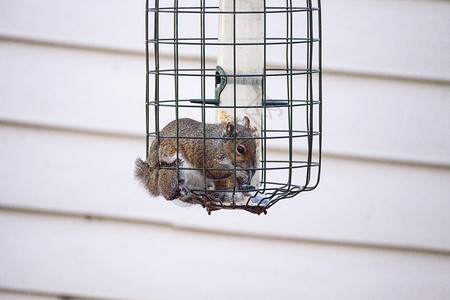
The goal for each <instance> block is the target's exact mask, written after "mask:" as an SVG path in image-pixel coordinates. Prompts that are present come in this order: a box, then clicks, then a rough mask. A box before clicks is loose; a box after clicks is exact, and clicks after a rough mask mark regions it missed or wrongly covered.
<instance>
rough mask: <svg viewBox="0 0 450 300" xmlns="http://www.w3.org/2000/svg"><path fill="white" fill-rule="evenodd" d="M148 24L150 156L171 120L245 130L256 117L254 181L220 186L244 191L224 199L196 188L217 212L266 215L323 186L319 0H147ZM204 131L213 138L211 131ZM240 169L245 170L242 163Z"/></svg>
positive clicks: (253, 123) (254, 125)
mask: <svg viewBox="0 0 450 300" xmlns="http://www.w3.org/2000/svg"><path fill="white" fill-rule="evenodd" d="M145 31H146V42H147V43H146V66H147V75H146V102H145V107H146V121H147V122H146V132H147V143H146V149H147V156H148V154H149V146H150V143H151V142H152V141H153V140H154V139H156V140H159V138H160V130H161V129H162V128H163V127H164V126H165V125H166V124H167V123H168V122H170V121H172V120H177V121H178V120H180V119H181V118H185V117H189V118H192V119H195V120H197V121H200V122H202V124H204V125H205V124H207V123H220V122H233V123H234V128H236V124H237V123H238V122H240V121H241V120H242V119H243V118H244V117H248V118H249V120H250V124H251V126H252V128H253V130H254V134H253V136H252V137H249V138H252V139H254V140H255V143H256V145H257V164H256V165H255V166H254V167H253V168H252V170H251V171H252V174H253V177H252V179H251V188H250V189H246V190H245V191H244V190H240V189H239V187H238V186H237V185H236V179H235V178H234V179H235V180H234V184H232V185H231V187H230V188H229V189H228V190H226V191H223V190H221V191H220V192H221V193H229V194H231V195H235V194H236V193H243V195H244V197H241V198H240V199H238V198H236V197H231V198H230V199H232V201H222V200H221V199H217V198H215V197H213V196H211V195H212V194H214V193H213V192H214V191H211V190H207V189H206V184H205V188H204V189H199V190H196V191H193V192H195V194H196V195H197V196H198V197H199V198H202V199H204V201H205V202H204V204H205V205H204V207H205V208H207V210H208V212H211V211H212V210H216V209H245V210H247V211H250V212H254V213H258V214H259V213H261V212H264V213H267V209H268V208H270V207H271V206H273V205H274V204H275V203H277V202H278V201H280V200H283V199H287V198H292V197H294V196H297V195H298V194H299V193H301V192H304V191H311V190H313V189H315V188H316V187H317V185H318V183H319V180H320V167H321V148H322V142H321V141H322V55H321V52H322V38H321V35H322V32H321V3H320V0H316V1H311V0H309V1H308V0H305V1H293V0H286V1H280V0H273V1H269V0H196V1H191V0H183V1H178V0H172V1H164V0H161V1H160V0H147V3H146V30H145ZM172 138H173V139H176V140H177V144H178V142H179V141H180V140H181V139H183V138H185V137H182V136H179V134H178V133H177V134H176V135H175V136H173V137H172ZM196 138H198V139H202V140H203V141H205V140H206V139H207V138H211V137H206V136H205V133H203V135H202V136H198V137H196ZM213 138H221V137H213ZM234 139H235V140H234V141H235V143H236V137H234ZM177 149H178V148H177ZM204 155H205V154H204ZM161 168H164V166H161ZM175 168H176V170H177V172H179V171H182V170H183V168H182V167H181V166H176V167H175ZM198 171H199V172H201V173H202V174H203V176H205V174H206V171H208V170H207V169H206V167H205V166H202V167H201V168H198ZM233 171H234V174H235V176H236V172H239V171H240V170H239V167H237V166H234V168H233ZM205 180H206V179H205ZM205 182H206V181H205Z"/></svg>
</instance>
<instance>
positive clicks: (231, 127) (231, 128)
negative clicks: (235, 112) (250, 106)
mask: <svg viewBox="0 0 450 300" xmlns="http://www.w3.org/2000/svg"><path fill="white" fill-rule="evenodd" d="M223 136H227V137H231V136H234V124H233V123H232V122H228V123H227V126H226V127H225V132H224V133H223Z"/></svg>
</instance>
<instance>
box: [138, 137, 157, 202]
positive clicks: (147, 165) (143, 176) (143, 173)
mask: <svg viewBox="0 0 450 300" xmlns="http://www.w3.org/2000/svg"><path fill="white" fill-rule="evenodd" d="M153 148H154V147H153V144H152V146H151V149H150V157H149V159H148V161H143V160H142V159H140V158H138V159H136V162H135V164H136V169H135V171H134V175H135V176H136V178H137V179H138V180H139V181H140V182H141V183H142V185H143V186H144V187H145V188H147V190H148V191H149V193H150V194H151V195H152V196H155V197H156V196H159V189H158V173H159V172H158V171H159V170H158V169H159V168H158V167H159V166H158V160H157V158H156V157H154V156H156V155H157V153H156V151H152V150H154V149H153Z"/></svg>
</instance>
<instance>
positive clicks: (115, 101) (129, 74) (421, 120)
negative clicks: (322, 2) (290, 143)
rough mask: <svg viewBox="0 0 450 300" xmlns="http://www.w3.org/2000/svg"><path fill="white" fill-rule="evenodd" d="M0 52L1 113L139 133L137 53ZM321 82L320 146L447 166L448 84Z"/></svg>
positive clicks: (11, 47) (3, 47)
mask: <svg viewBox="0 0 450 300" xmlns="http://www.w3.org/2000/svg"><path fill="white" fill-rule="evenodd" d="M0 53H1V55H0V67H1V69H2V70H7V72H2V74H1V75H0V78H1V80H0V91H1V92H0V93H1V97H2V99H4V100H3V101H1V102H0V118H2V119H4V120H10V121H15V122H31V123H37V124H45V125H52V126H62V127H70V128H79V129H86V130H99V131H108V132H115V133H125V134H133V135H136V134H142V135H143V131H144V128H145V120H144V115H145V113H144V111H145V109H144V96H145V76H144V74H145V63H144V58H143V57H142V56H132V55H131V56H130V55H120V54H112V53H100V52H92V51H77V50H70V49H60V48H51V47H40V46H31V45H25V44H21V43H10V42H0ZM186 64H187V62H186ZM324 84H325V85H324V101H325V104H324V141H325V147H324V151H325V152H326V153H335V154H336V153H337V154H343V155H355V156H362V157H372V158H381V159H388V160H398V161H413V162H419V163H421V162H425V163H431V164H441V165H447V166H448V165H450V142H449V141H450V132H449V131H448V130H447V128H448V127H449V125H450V121H449V118H448V116H447V112H448V111H449V110H450V88H449V87H448V86H446V85H440V84H425V83H417V82H407V81H387V80H382V79H373V78H372V79H368V78H359V77H346V76H339V75H326V76H325V77H324ZM191 89H192V88H191ZM280 89H281V90H283V88H282V87H281V86H280ZM193 91H195V90H193ZM162 93H164V89H163V90H162ZM151 94H152V91H151ZM272 94H273V92H272ZM270 96H271V95H270V94H269V97H270ZM272 97H273V96H272ZM37 103H39V105H37ZM119 112H120V113H119ZM277 114H278V112H277ZM277 114H273V116H275V115H277ZM283 117H284V115H281V116H280V117H279V118H278V119H277V118H276V117H273V119H272V120H270V121H271V122H272V123H273V122H280V121H281V120H282V118H283ZM172 118H174V114H172V116H171V115H170V114H163V118H162V122H163V123H167V122H169V121H170V120H171V119H172ZM299 149H302V148H299Z"/></svg>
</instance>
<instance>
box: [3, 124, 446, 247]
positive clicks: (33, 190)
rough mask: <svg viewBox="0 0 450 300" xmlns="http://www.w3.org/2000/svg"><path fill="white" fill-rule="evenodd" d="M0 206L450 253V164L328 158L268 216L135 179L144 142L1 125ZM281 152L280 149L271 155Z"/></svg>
mask: <svg viewBox="0 0 450 300" xmlns="http://www.w3.org/2000/svg"><path fill="white" fill-rule="evenodd" d="M0 138H1V140H2V147H1V148H0V155H1V156H0V157H4V158H7V159H4V161H3V164H2V168H1V169H0V177H1V178H2V180H1V181H0V205H2V206H4V207H22V208H26V209H40V210H42V209H44V210H51V211H61V212H67V213H76V214H86V215H90V214H94V215H100V216H112V217H119V218H127V219H133V220H145V221H151V222H162V223H164V224H170V225H172V226H178V227H187V228H190V227H193V228H201V229H206V230H218V231H225V232H234V233H244V234H258V235H263V236H274V237H285V238H296V239H313V240H326V241H336V242H350V243H369V244H376V245H391V246H401V247H413V248H421V249H422V248H424V249H434V250H439V251H441V250H442V251H449V250H450V241H449V239H448V236H450V226H449V219H448V216H449V215H450V203H449V201H448V198H449V195H450V187H449V185H448V184H447V183H448V182H449V180H450V171H449V170H447V169H439V168H438V169H434V168H424V167H410V166H404V165H392V164H380V163H371V162H364V161H352V160H343V159H335V158H330V157H325V158H324V161H323V166H324V167H323V173H322V182H321V184H320V186H319V188H318V189H317V190H315V191H314V192H310V193H304V194H301V195H299V196H298V197H296V198H295V199H291V200H285V201H281V202H279V203H278V204H276V205H275V206H274V207H273V208H271V209H270V210H269V213H268V215H267V216H255V215H251V214H249V213H247V212H242V211H236V212H232V211H219V212H215V213H213V215H212V216H208V215H207V213H206V212H205V210H203V209H202V208H201V207H199V206H192V207H188V208H185V207H178V206H176V205H174V204H172V203H170V202H168V201H165V200H164V199H162V198H151V197H149V196H148V195H147V194H146V193H145V191H144V190H143V189H142V188H141V187H140V186H139V185H138V184H137V182H136V181H135V180H134V179H133V169H134V165H133V162H134V160H135V158H136V157H137V156H138V155H139V154H142V153H143V152H144V141H143V140H136V139H127V138H115V137H107V136H100V135H84V134H76V133H64V132H58V131H47V130H34V129H29V128H28V129H27V128H16V127H10V126H3V127H1V128H0ZM269 155H271V156H272V157H274V159H277V158H278V157H279V155H281V154H280V153H269Z"/></svg>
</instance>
